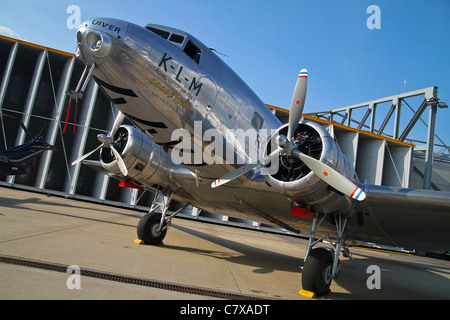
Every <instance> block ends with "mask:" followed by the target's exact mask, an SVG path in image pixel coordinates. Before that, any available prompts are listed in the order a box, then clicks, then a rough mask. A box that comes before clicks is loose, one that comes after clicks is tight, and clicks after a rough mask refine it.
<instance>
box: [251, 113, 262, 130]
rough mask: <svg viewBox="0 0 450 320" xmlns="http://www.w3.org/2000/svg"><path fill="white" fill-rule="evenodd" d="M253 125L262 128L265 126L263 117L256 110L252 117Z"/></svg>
mask: <svg viewBox="0 0 450 320" xmlns="http://www.w3.org/2000/svg"><path fill="white" fill-rule="evenodd" d="M252 126H253V127H255V129H258V130H259V129H261V128H262V126H263V118H261V116H260V115H259V114H257V113H256V112H255V113H254V114H253V118H252Z"/></svg>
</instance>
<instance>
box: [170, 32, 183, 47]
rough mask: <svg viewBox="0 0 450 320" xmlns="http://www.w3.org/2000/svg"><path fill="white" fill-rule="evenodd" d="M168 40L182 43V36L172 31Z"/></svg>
mask: <svg viewBox="0 0 450 320" xmlns="http://www.w3.org/2000/svg"><path fill="white" fill-rule="evenodd" d="M169 41H172V42H175V43H180V44H181V43H183V41H184V37H183V36H180V35H179V34H176V33H172V35H171V36H170V38H169Z"/></svg>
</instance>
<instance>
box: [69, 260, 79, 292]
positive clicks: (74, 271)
mask: <svg viewBox="0 0 450 320" xmlns="http://www.w3.org/2000/svg"><path fill="white" fill-rule="evenodd" d="M66 273H68V274H71V275H70V276H69V277H68V278H67V280H66V286H67V289H69V290H73V289H77V290H79V289H81V269H80V267H79V266H77V265H71V266H68V267H67V270H66Z"/></svg>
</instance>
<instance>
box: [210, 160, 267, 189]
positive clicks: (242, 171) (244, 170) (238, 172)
mask: <svg viewBox="0 0 450 320" xmlns="http://www.w3.org/2000/svg"><path fill="white" fill-rule="evenodd" d="M258 165H259V163H254V164H248V165H245V166H243V167H240V168H239V169H236V170H234V171H231V172H230V173H227V174H226V175H224V176H223V177H222V178H219V179H217V180H215V181H214V182H213V183H211V188H217V187H220V186H223V185H224V184H225V183H228V182H230V181H232V180H234V179H236V178H239V177H240V176H242V175H243V174H245V173H247V172H249V171H250V170H253V169H254V168H256V167H257V166H258Z"/></svg>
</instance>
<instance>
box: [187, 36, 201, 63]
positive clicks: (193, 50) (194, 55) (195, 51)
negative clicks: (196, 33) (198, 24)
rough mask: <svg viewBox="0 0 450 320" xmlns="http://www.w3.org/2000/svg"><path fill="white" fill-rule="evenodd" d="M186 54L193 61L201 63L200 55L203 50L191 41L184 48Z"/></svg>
mask: <svg viewBox="0 0 450 320" xmlns="http://www.w3.org/2000/svg"><path fill="white" fill-rule="evenodd" d="M184 53H186V54H187V55H188V56H189V57H191V59H192V60H194V61H195V62H197V63H199V62H200V54H201V53H202V50H200V48H199V47H197V46H196V45H195V44H194V43H193V42H192V41H191V40H189V41H188V43H187V44H186V47H185V48H184Z"/></svg>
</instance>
